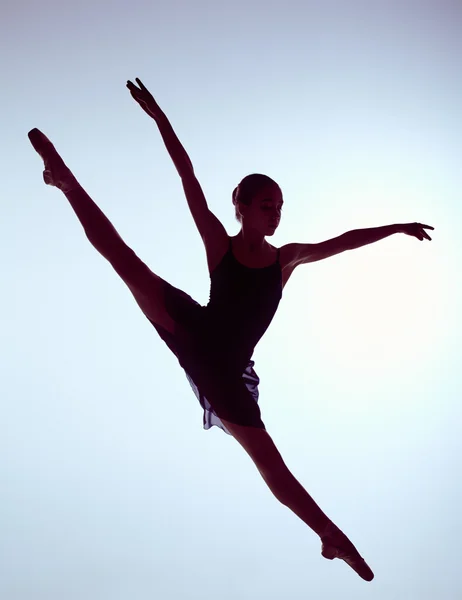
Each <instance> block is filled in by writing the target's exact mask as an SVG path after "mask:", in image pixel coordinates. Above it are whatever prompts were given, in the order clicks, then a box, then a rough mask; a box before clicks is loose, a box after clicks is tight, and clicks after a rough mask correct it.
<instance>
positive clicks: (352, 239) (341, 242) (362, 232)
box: [289, 223, 434, 266]
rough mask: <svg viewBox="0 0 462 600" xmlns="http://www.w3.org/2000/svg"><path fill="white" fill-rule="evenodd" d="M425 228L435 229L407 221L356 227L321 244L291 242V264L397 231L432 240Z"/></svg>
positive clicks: (368, 242) (349, 248)
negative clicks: (381, 225)
mask: <svg viewBox="0 0 462 600" xmlns="http://www.w3.org/2000/svg"><path fill="white" fill-rule="evenodd" d="M425 229H434V227H431V226H430V225H422V223H405V224H402V225H385V226H383V227H371V228H368V229H354V230H353V231H347V232H346V233H343V234H342V235H339V236H338V237H335V238H332V239H330V240H326V241H325V242H320V243H319V244H289V246H290V254H291V257H292V258H291V260H290V262H291V264H292V265H293V266H297V265H300V264H303V263H309V262H315V261H317V260H322V259H324V258H329V256H334V255H335V254H340V253H341V252H344V251H345V250H354V249H355V248H360V247H361V246H366V245H367V244H372V243H374V242H378V241H379V240H382V239H384V238H386V237H388V236H390V235H393V234H395V233H405V234H407V235H411V236H413V237H416V238H417V239H419V240H421V241H422V240H423V239H424V238H425V239H427V240H431V237H430V236H429V235H428V233H427V232H426V231H425Z"/></svg>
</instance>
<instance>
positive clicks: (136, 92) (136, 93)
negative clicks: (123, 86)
mask: <svg viewBox="0 0 462 600" xmlns="http://www.w3.org/2000/svg"><path fill="white" fill-rule="evenodd" d="M135 81H136V83H137V84H138V85H139V87H137V86H136V85H135V84H134V83H132V82H131V81H130V80H129V81H127V88H128V89H129V90H130V94H131V95H132V97H133V98H134V99H135V100H136V101H137V102H138V104H139V105H140V106H141V108H142V109H143V110H144V112H145V113H147V114H148V115H149V116H150V117H152V118H153V119H158V118H159V117H160V116H162V114H163V113H162V110H161V109H160V107H159V105H158V104H157V102H156V101H155V100H154V98H153V96H152V94H151V93H150V91H149V90H148V89H147V88H146V87H145V86H144V85H143V83H142V81H141V79H138V77H137V78H136V79H135Z"/></svg>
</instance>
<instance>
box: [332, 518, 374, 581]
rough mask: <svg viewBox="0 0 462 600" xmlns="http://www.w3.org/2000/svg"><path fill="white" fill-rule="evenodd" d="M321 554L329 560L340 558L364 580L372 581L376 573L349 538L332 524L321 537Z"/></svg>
mask: <svg viewBox="0 0 462 600" xmlns="http://www.w3.org/2000/svg"><path fill="white" fill-rule="evenodd" d="M321 542H322V548H321V554H322V555H323V556H324V558H327V559H328V560H333V559H334V558H340V559H341V560H344V561H345V562H346V564H347V565H348V566H349V567H351V568H352V569H353V571H355V572H356V573H357V574H358V575H359V576H360V577H362V579H365V580H366V581H372V580H373V579H374V573H373V572H372V570H371V569H370V567H369V566H368V564H367V563H366V561H365V560H364V558H363V557H362V556H361V555H360V554H359V552H358V551H357V550H356V548H355V547H354V545H353V544H352V543H351V542H350V540H349V539H348V538H347V536H346V535H345V534H344V533H343V532H342V531H341V530H340V529H339V528H338V527H337V526H336V525H334V524H333V523H332V522H331V523H329V525H328V526H327V527H326V529H325V530H324V532H323V533H322V535H321Z"/></svg>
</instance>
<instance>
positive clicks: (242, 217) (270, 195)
mask: <svg viewBox="0 0 462 600" xmlns="http://www.w3.org/2000/svg"><path fill="white" fill-rule="evenodd" d="M233 204H234V207H235V211H236V219H237V220H238V221H239V222H240V223H241V225H242V227H250V228H252V229H255V230H257V231H259V232H260V233H262V234H263V235H273V233H274V232H275V231H276V228H277V226H278V225H279V221H280V220H281V209H282V205H283V199H282V192H281V188H280V187H279V185H278V184H277V183H276V182H275V181H274V180H273V179H271V177H268V176H267V175H261V174H260V173H253V174H252V175H247V176H246V177H244V179H243V180H242V181H241V182H240V184H239V185H238V186H237V188H236V189H235V190H234V192H233Z"/></svg>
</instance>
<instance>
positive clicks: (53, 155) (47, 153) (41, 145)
mask: <svg viewBox="0 0 462 600" xmlns="http://www.w3.org/2000/svg"><path fill="white" fill-rule="evenodd" d="M27 135H28V136H29V140H30V142H31V144H32V146H33V147H34V150H35V151H36V152H37V153H38V154H40V156H41V157H42V160H43V162H44V164H45V170H44V171H43V181H44V182H45V183H46V184H47V185H53V186H55V187H57V188H59V189H60V190H62V191H63V192H69V191H70V190H72V189H74V188H76V187H78V185H79V184H78V183H77V180H76V178H75V177H74V175H73V174H72V172H71V171H70V169H69V168H68V167H67V166H66V165H65V163H64V161H63V159H62V158H61V157H60V156H59V154H58V152H57V151H56V148H55V147H54V146H53V144H52V143H51V142H50V140H49V139H48V138H47V136H46V135H44V134H43V133H42V132H41V131H40V130H39V129H31V131H29V133H28V134H27Z"/></svg>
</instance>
